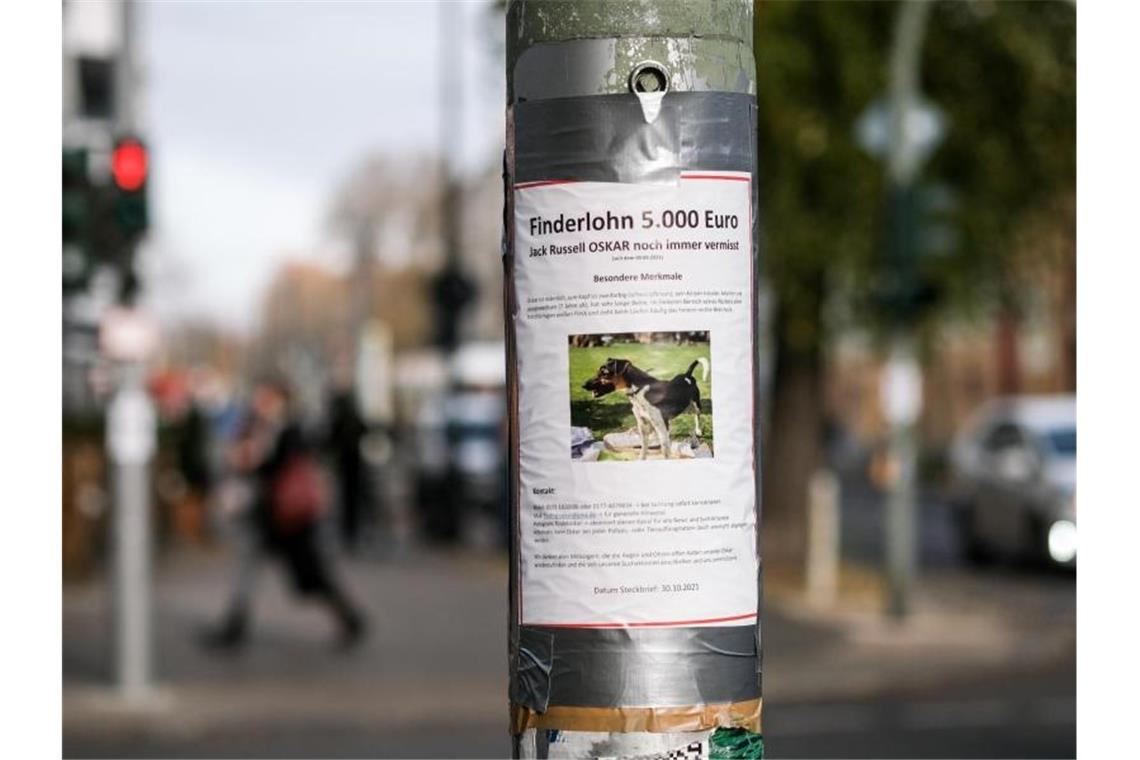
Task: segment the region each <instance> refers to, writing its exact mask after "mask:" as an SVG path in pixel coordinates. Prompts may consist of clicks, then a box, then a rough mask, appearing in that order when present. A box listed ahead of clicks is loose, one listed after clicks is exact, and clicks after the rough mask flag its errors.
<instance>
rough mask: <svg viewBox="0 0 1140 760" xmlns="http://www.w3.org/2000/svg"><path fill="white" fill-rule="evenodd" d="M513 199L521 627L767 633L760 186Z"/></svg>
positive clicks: (539, 185) (571, 188)
mask: <svg viewBox="0 0 1140 760" xmlns="http://www.w3.org/2000/svg"><path fill="white" fill-rule="evenodd" d="M514 191H515V192H514V202H513V209H514V219H513V224H514V303H515V310H514V314H513V320H514V322H513V327H514V339H515V358H516V360H517V366H518V378H519V380H518V430H519V441H518V473H519V483H518V485H519V494H518V505H519V507H518V508H519V514H518V522H517V530H518V535H517V536H516V539H517V542H518V544H517V545H518V547H519V551H518V553H517V561H518V563H519V566H518V568H517V572H518V577H519V578H520V593H519V599H518V618H519V619H518V623H519V625H523V626H551V627H566V628H615V627H635V628H636V627H645V628H667V627H683V626H701V627H706V626H741V625H750V624H754V623H755V621H756V616H757V602H758V600H757V583H756V579H757V574H758V564H759V560H758V557H757V554H756V532H755V531H756V503H755V465H756V463H755V457H756V452H755V451H754V440H755V435H754V432H755V425H756V424H757V422H756V418H755V413H754V412H755V410H754V408H753V407H754V404H753V392H754V386H753V336H752V325H753V319H752V314H753V310H754V305H753V292H752V241H751V234H752V221H751V220H752V208H751V199H752V188H751V175H750V174H748V173H744V172H682V173H681V174H680V175H679V178H678V179H677V180H676V181H674V182H671V183H661V184H624V183H617V182H585V181H583V182H577V181H562V180H559V181H534V182H523V183H518V184H516V185H515V186H514Z"/></svg>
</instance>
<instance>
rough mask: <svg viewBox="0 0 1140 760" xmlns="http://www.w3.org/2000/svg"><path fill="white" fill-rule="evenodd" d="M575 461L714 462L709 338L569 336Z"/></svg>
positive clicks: (685, 335)
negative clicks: (690, 460) (697, 460)
mask: <svg viewBox="0 0 1140 760" xmlns="http://www.w3.org/2000/svg"><path fill="white" fill-rule="evenodd" d="M568 343H569V347H568V350H569V353H570V363H569V366H570V372H569V375H570V457H571V459H573V460H574V461H584V462H606V461H616V462H631V461H632V462H635V461H645V460H650V459H668V460H674V459H675V460H687V459H704V458H709V457H712V456H713V421H712V358H711V355H710V343H709V332H708V331H707V330H706V331H697V332H693V331H686V332H645V333H599V334H592V335H571V336H570V337H569V340H568Z"/></svg>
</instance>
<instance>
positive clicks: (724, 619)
mask: <svg viewBox="0 0 1140 760" xmlns="http://www.w3.org/2000/svg"><path fill="white" fill-rule="evenodd" d="M756 616H757V613H755V612H746V613H744V614H743V615H729V616H728V617H715V618H701V619H697V620H663V621H655V622H647V623H523V625H525V626H528V627H537V628H653V627H660V626H669V625H701V624H703V623H727V622H730V621H732V620H748V619H749V618H754V617H756Z"/></svg>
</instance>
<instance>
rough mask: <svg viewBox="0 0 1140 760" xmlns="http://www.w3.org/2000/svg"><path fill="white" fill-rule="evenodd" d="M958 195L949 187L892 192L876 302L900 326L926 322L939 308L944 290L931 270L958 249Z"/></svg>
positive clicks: (873, 295) (873, 292)
mask: <svg viewBox="0 0 1140 760" xmlns="http://www.w3.org/2000/svg"><path fill="white" fill-rule="evenodd" d="M956 208H957V204H956V201H955V199H954V197H953V195H952V194H951V193H950V192H949V191H948V190H947V189H946V188H945V187H943V186H941V185H936V184H920V185H918V186H915V187H905V188H903V187H894V188H892V189H891V192H890V195H889V197H888V201H887V208H886V222H887V223H886V228H885V235H884V239H883V244H882V249H883V251H884V257H883V259H882V262H881V265H880V271H879V273H878V276H877V279H876V282H875V284H874V285H873V287H872V289H871V292H870V294H869V295H870V297H871V302H872V305H873V307H874V308H875V309H876V310H877V311H878V312H879V313H880V314H882V315H883V316H885V317H886V318H887V319H888V320H890V321H894V322H897V323H907V322H912V321H914V320H916V319H920V318H921V317H922V316H923V315H924V314H926V313H927V312H928V311H929V310H930V309H932V308H934V307H935V306H937V305H938V303H939V301H940V300H941V299H942V297H943V288H942V285H941V283H940V282H939V280H938V278H936V277H935V276H933V272H932V269H931V264H932V263H933V262H934V260H936V259H937V258H939V257H941V256H945V255H948V254H949V253H951V252H952V251H953V249H954V248H955V246H956V244H957V237H958V235H957V231H956V229H955V227H954V224H953V215H954V212H955V210H956Z"/></svg>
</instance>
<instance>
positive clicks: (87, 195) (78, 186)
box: [62, 148, 91, 291]
mask: <svg viewBox="0 0 1140 760" xmlns="http://www.w3.org/2000/svg"><path fill="white" fill-rule="evenodd" d="M62 205H63V287H64V290H69V291H70V290H77V289H81V288H82V287H84V285H86V283H87V278H88V275H89V274H90V259H89V256H90V251H89V245H88V242H89V241H88V236H89V232H90V220H91V182H90V179H89V176H88V173H87V151H86V150H84V149H82V148H64V150H63V203H62Z"/></svg>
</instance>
